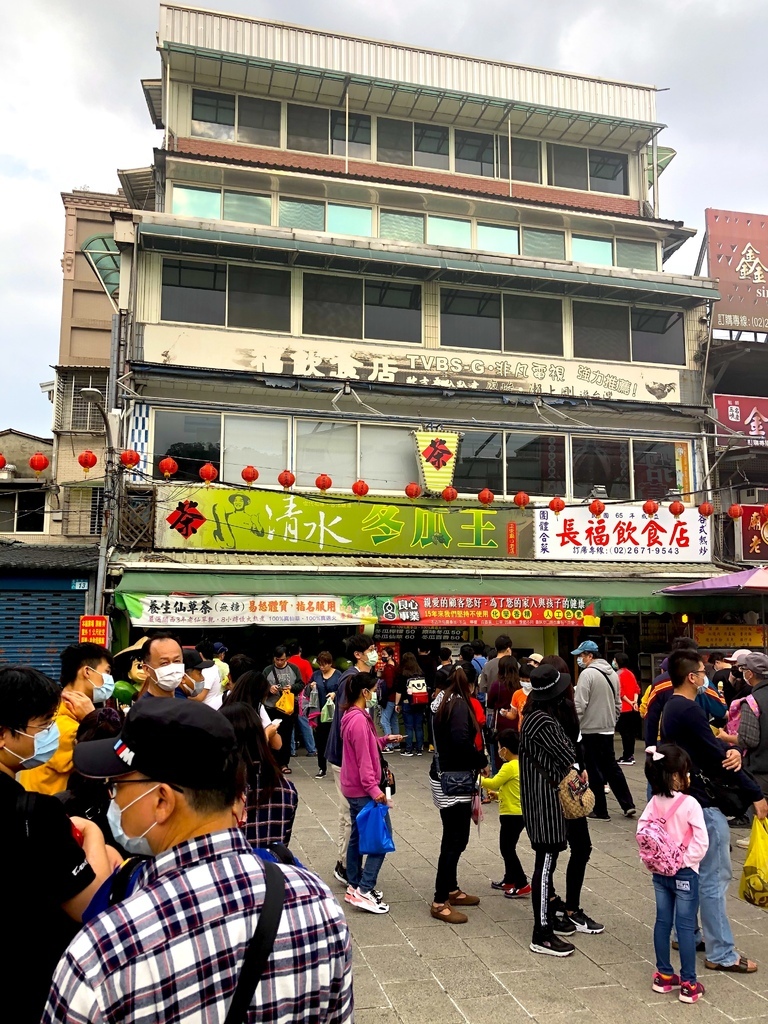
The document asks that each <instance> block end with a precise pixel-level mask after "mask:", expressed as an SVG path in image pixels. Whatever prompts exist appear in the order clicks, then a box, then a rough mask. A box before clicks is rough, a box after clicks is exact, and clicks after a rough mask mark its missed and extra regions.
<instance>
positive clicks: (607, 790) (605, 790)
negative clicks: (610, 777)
mask: <svg viewBox="0 0 768 1024" xmlns="http://www.w3.org/2000/svg"><path fill="white" fill-rule="evenodd" d="M603 792H604V793H610V792H611V787H610V786H609V785H608V784H607V783H606V784H605V785H604V786H603Z"/></svg>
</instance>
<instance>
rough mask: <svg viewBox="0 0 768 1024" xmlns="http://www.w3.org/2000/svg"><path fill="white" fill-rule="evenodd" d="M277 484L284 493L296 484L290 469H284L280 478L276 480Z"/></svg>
mask: <svg viewBox="0 0 768 1024" xmlns="http://www.w3.org/2000/svg"><path fill="white" fill-rule="evenodd" d="M277 482H278V483H279V484H280V486H281V487H282V488H283V490H284V491H287V490H288V489H289V488H290V487H293V485H294V484H295V483H296V477H295V476H294V475H293V473H292V472H291V471H290V469H284V470H283V472H282V473H281V474H280V476H279V477H278V478H277Z"/></svg>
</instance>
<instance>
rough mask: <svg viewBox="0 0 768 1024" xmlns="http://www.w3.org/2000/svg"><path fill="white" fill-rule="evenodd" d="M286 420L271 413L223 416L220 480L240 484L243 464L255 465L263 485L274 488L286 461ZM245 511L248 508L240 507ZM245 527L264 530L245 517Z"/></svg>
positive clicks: (261, 526)
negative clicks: (270, 414)
mask: <svg viewBox="0 0 768 1024" xmlns="http://www.w3.org/2000/svg"><path fill="white" fill-rule="evenodd" d="M289 458H290V456H289V449H288V420H287V419H286V418H281V417H277V416H276V417H270V416H225V417H224V452H223V456H222V460H221V461H222V466H221V480H222V483H230V484H239V485H240V486H242V483H243V480H242V477H241V476H240V472H241V470H242V468H243V466H255V467H256V469H258V471H259V484H260V485H261V486H262V487H277V477H278V474H280V473H282V471H283V470H284V469H287V468H288V466H289V465H290V463H289ZM242 512H243V513H247V508H244V509H242ZM244 525H245V528H246V529H255V530H258V529H262V530H263V529H264V528H265V526H266V525H267V524H261V523H254V522H253V521H252V520H251V519H250V516H248V518H247V521H246V523H245V524H244Z"/></svg>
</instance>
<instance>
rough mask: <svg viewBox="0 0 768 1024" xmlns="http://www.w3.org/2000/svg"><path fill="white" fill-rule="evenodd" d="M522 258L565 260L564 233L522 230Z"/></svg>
mask: <svg viewBox="0 0 768 1024" xmlns="http://www.w3.org/2000/svg"><path fill="white" fill-rule="evenodd" d="M523 256H538V257H539V258H540V259H545V260H564V259H565V232H563V231H536V230H535V229H534V228H523Z"/></svg>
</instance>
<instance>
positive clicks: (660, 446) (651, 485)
mask: <svg viewBox="0 0 768 1024" xmlns="http://www.w3.org/2000/svg"><path fill="white" fill-rule="evenodd" d="M632 463H633V472H634V477H635V498H636V499H637V500H638V501H641V500H642V501H644V500H645V499H646V498H655V499H656V500H657V501H658V500H659V499H662V498H663V497H664V495H665V494H666V493H667V491H670V490H672V489H673V488H676V487H677V486H678V485H679V483H680V481H678V479H677V459H676V456H675V445H674V443H673V442H672V441H633V442H632Z"/></svg>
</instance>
